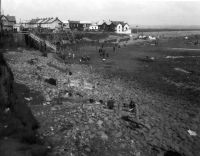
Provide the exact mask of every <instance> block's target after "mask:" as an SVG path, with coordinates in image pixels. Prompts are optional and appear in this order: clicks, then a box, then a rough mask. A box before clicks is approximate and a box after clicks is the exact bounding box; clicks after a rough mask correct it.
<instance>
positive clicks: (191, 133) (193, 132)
mask: <svg viewBox="0 0 200 156" xmlns="http://www.w3.org/2000/svg"><path fill="white" fill-rule="evenodd" d="M188 133H189V134H190V135H191V136H197V133H196V132H195V131H192V130H190V129H189V130H188Z"/></svg>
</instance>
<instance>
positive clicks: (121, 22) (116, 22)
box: [112, 21, 126, 26]
mask: <svg viewBox="0 0 200 156" xmlns="http://www.w3.org/2000/svg"><path fill="white" fill-rule="evenodd" d="M112 23H113V24H114V25H118V24H121V25H122V26H124V25H125V24H126V23H124V21H112Z"/></svg>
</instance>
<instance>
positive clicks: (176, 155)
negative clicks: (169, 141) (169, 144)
mask: <svg viewBox="0 0 200 156" xmlns="http://www.w3.org/2000/svg"><path fill="white" fill-rule="evenodd" d="M164 156H181V154H180V153H178V152H176V151H166V152H165V153H164Z"/></svg>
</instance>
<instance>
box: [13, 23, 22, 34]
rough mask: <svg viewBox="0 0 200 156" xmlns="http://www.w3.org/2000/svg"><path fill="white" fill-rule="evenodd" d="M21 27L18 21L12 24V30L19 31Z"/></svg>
mask: <svg viewBox="0 0 200 156" xmlns="http://www.w3.org/2000/svg"><path fill="white" fill-rule="evenodd" d="M22 28H23V26H22V25H21V24H19V23H17V24H15V25H14V26H13V30H14V31H15V32H20V31H21V30H22Z"/></svg>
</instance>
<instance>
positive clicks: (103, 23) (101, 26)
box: [97, 20, 109, 31]
mask: <svg viewBox="0 0 200 156" xmlns="http://www.w3.org/2000/svg"><path fill="white" fill-rule="evenodd" d="M97 25H98V29H99V31H108V30H109V25H107V23H106V21H104V20H103V21H99V22H97Z"/></svg>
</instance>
